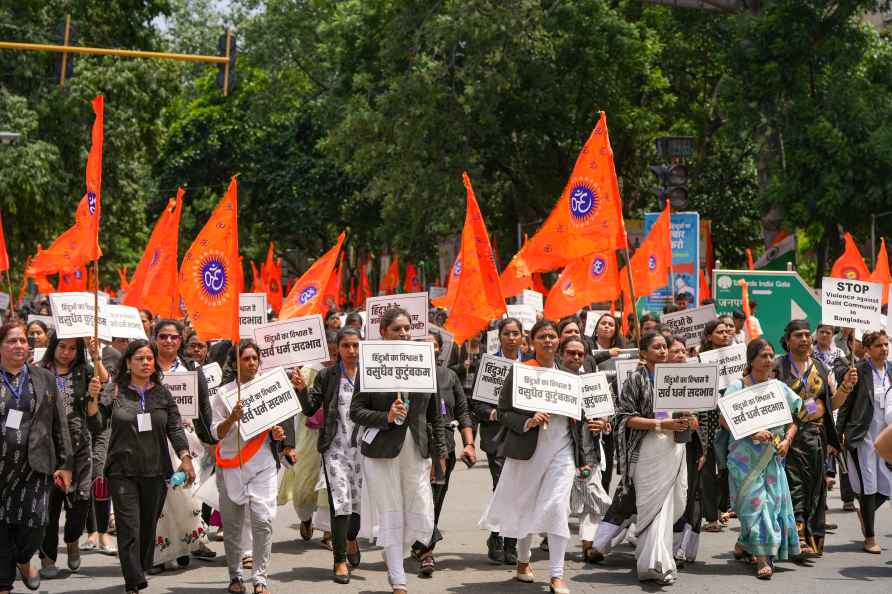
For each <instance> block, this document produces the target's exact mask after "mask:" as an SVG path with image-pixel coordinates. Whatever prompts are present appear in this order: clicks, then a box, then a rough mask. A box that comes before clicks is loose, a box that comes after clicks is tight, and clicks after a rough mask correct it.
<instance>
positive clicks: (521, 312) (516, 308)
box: [504, 303, 536, 332]
mask: <svg viewBox="0 0 892 594" xmlns="http://www.w3.org/2000/svg"><path fill="white" fill-rule="evenodd" d="M505 309H506V310H507V311H508V313H506V314H505V316H504V317H506V318H514V319H516V320H518V321H520V325H521V326H522V327H523V330H524V332H529V331H530V330H532V329H533V325H534V324H535V323H536V310H535V309H533V307H532V306H531V305H526V304H525V303H516V304H513V305H506V306H505Z"/></svg>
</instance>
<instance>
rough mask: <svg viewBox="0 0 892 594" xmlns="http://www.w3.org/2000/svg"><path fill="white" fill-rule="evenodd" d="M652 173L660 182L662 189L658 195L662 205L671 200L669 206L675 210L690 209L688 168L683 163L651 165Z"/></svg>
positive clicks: (658, 191)
mask: <svg viewBox="0 0 892 594" xmlns="http://www.w3.org/2000/svg"><path fill="white" fill-rule="evenodd" d="M649 169H650V170H651V172H652V173H653V174H654V175H656V176H657V179H658V180H660V188H659V189H658V190H657V195H658V196H659V197H660V203H661V204H662V203H663V201H664V200H666V199H667V198H668V199H669V204H670V205H671V206H672V208H673V209H675V210H684V209H685V208H687V207H688V168H687V166H686V165H683V164H681V163H675V164H673V165H651V166H650V167H649Z"/></svg>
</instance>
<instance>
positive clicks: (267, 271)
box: [260, 241, 282, 314]
mask: <svg viewBox="0 0 892 594" xmlns="http://www.w3.org/2000/svg"><path fill="white" fill-rule="evenodd" d="M275 250H276V246H275V244H274V243H273V242H272V241H271V242H269V249H268V250H267V251H266V262H264V263H263V265H262V266H261V267H260V276H261V278H262V279H263V287H264V291H265V292H266V300H267V301H268V302H269V305H270V307H272V309H273V311H274V312H275V313H277V314H278V313H279V310H281V309H282V262H281V259H280V260H279V263H278V264H276V258H275Z"/></svg>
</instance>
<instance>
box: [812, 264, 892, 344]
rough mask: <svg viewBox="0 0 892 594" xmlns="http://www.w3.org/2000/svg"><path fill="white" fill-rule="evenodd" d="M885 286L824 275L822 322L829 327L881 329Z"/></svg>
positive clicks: (884, 321)
mask: <svg viewBox="0 0 892 594" xmlns="http://www.w3.org/2000/svg"><path fill="white" fill-rule="evenodd" d="M882 305H883V285H881V284H879V283H867V282H863V281H857V280H844V279H841V278H829V277H824V279H823V280H822V281H821V322H822V323H824V324H829V325H830V326H839V327H842V328H856V329H858V330H861V331H862V332H870V331H873V330H881V329H883V328H885V327H886V320H885V319H884V318H883V314H882V312H881V311H880V308H881V307H882Z"/></svg>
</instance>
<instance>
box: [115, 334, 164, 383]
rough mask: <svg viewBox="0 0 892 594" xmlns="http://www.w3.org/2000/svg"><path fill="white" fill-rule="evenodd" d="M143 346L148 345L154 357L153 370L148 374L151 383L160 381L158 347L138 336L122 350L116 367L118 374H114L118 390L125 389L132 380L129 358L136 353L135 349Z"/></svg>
mask: <svg viewBox="0 0 892 594" xmlns="http://www.w3.org/2000/svg"><path fill="white" fill-rule="evenodd" d="M143 347H148V348H149V350H151V351H152V356H154V357H155V371H153V372H152V375H151V376H149V380H150V381H151V382H152V383H153V384H160V383H161V368H160V367H158V347H156V346H155V344H154V343H151V342H149V341H148V340H143V339H142V338H138V339H136V340H134V341H132V342H131V343H130V344H128V345H127V350H126V351H124V354H123V355H121V365H120V366H119V369H118V374H117V375H116V376H115V383H116V384H117V385H118V388H119V389H120V390H122V391H123V390H125V389H126V388H127V386H129V385H130V383H131V382H132V381H133V378H132V377H131V376H130V365H128V363H130V359H132V358H133V355H135V354H136V351H138V350H139V349H141V348H143Z"/></svg>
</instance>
